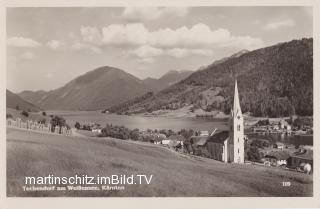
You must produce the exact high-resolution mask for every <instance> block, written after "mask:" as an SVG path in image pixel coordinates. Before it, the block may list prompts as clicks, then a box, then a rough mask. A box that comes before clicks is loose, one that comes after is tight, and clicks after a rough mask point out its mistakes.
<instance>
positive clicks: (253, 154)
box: [246, 146, 261, 162]
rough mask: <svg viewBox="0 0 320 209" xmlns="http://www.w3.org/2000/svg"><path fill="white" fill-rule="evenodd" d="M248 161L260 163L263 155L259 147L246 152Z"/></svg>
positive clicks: (251, 147) (253, 147) (252, 147)
mask: <svg viewBox="0 0 320 209" xmlns="http://www.w3.org/2000/svg"><path fill="white" fill-rule="evenodd" d="M246 156H247V159H248V160H250V161H253V162H260V160H261V154H260V152H259V149H258V147H257V146H250V148H249V149H248V150H247V152H246Z"/></svg>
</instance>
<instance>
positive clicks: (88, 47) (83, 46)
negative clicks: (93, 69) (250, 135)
mask: <svg viewBox="0 0 320 209" xmlns="http://www.w3.org/2000/svg"><path fill="white" fill-rule="evenodd" d="M71 49H73V50H89V51H91V52H93V53H97V54H99V53H101V49H100V48H98V47H96V46H93V45H90V44H86V43H80V42H77V43H74V44H73V45H72V46H71Z"/></svg>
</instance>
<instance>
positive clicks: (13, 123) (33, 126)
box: [7, 118, 72, 136]
mask: <svg viewBox="0 0 320 209" xmlns="http://www.w3.org/2000/svg"><path fill="white" fill-rule="evenodd" d="M7 126H9V127H15V128H21V129H26V130H34V131H40V132H46V133H55V134H62V135H66V136H71V133H72V132H71V130H69V129H68V128H67V127H65V126H61V127H60V126H55V127H54V128H52V126H51V124H50V123H49V124H42V123H38V122H36V121H32V120H27V121H26V122H23V121H22V120H21V118H17V119H16V120H14V119H12V118H8V119H7ZM52 129H53V130H52Z"/></svg>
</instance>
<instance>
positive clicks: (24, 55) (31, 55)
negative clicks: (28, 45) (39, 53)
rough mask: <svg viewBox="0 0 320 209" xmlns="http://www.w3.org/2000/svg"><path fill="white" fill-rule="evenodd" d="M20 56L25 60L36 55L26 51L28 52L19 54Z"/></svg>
mask: <svg viewBox="0 0 320 209" xmlns="http://www.w3.org/2000/svg"><path fill="white" fill-rule="evenodd" d="M20 57H21V58H22V59H25V60H32V59H34V58H35V57H36V55H35V54H34V53H32V52H29V51H28V52H25V53H23V54H21V56H20Z"/></svg>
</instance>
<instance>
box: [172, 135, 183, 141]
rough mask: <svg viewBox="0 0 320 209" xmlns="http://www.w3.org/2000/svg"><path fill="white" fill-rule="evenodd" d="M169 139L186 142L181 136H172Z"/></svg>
mask: <svg viewBox="0 0 320 209" xmlns="http://www.w3.org/2000/svg"><path fill="white" fill-rule="evenodd" d="M168 139H171V140H175V141H184V140H185V138H184V137H183V136H181V135H171V136H169V138H168Z"/></svg>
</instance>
